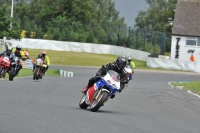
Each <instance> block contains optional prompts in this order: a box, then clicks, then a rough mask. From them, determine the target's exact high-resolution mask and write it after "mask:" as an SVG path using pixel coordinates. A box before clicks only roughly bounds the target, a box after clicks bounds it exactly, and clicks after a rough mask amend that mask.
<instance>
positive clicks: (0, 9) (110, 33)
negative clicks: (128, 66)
mask: <svg viewBox="0 0 200 133" xmlns="http://www.w3.org/2000/svg"><path fill="white" fill-rule="evenodd" d="M146 2H147V4H149V9H148V10H147V11H140V12H139V13H138V16H137V18H136V19H135V20H136V24H135V27H131V28H130V27H127V25H126V24H125V23H124V17H120V16H119V13H120V12H119V11H117V9H116V8H115V2H114V1H112V0H14V18H10V10H11V0H9V1H8V0H0V5H1V6H0V28H1V30H0V38H3V37H4V36H6V37H7V38H15V39H21V38H36V39H51V40H60V41H77V42H89V43H99V44H113V45H119V46H124V45H126V46H128V47H131V48H134V46H136V45H137V46H139V45H138V44H135V43H137V42H138V43H139V42H140V44H142V43H144V40H145V39H146V37H144V35H142V34H139V35H137V34H136V33H137V30H138V29H139V30H140V31H142V29H145V30H148V31H149V30H152V31H158V32H165V33H166V35H167V36H168V38H167V41H169V40H170V39H171V38H170V37H169V36H170V35H171V27H170V25H169V23H168V21H167V19H168V18H170V17H172V18H173V10H174V8H175V3H176V0H146ZM11 24H12V25H11ZM149 33H150V32H149ZM134 37H135V39H133V38H134ZM142 38H144V39H142ZM148 38H149V37H147V42H148V43H151V41H148ZM133 40H134V41H133ZM168 45H169V44H168ZM141 47H143V46H141ZM168 47H170V46H168ZM168 47H167V48H168ZM141 49H142V48H141ZM168 49H169V48H168Z"/></svg>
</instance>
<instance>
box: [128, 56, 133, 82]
mask: <svg viewBox="0 0 200 133" xmlns="http://www.w3.org/2000/svg"><path fill="white" fill-rule="evenodd" d="M127 65H130V66H131V68H132V70H133V72H134V69H135V63H134V62H133V60H132V58H131V57H128V59H127ZM131 79H132V75H131V77H130V80H131Z"/></svg>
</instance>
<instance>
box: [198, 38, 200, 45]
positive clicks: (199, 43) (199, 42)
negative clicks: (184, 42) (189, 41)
mask: <svg viewBox="0 0 200 133" xmlns="http://www.w3.org/2000/svg"><path fill="white" fill-rule="evenodd" d="M197 41H198V44H197V46H200V37H198V40H197Z"/></svg>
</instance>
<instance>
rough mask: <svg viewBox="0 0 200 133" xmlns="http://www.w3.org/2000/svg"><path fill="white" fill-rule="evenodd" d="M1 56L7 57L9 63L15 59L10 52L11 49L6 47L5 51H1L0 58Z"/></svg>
mask: <svg viewBox="0 0 200 133" xmlns="http://www.w3.org/2000/svg"><path fill="white" fill-rule="evenodd" d="M2 55H7V56H9V58H10V61H13V60H14V59H15V54H14V53H13V52H12V47H6V50H4V51H2V52H1V53H0V56H2ZM5 76H6V75H4V76H3V78H4V77H5Z"/></svg>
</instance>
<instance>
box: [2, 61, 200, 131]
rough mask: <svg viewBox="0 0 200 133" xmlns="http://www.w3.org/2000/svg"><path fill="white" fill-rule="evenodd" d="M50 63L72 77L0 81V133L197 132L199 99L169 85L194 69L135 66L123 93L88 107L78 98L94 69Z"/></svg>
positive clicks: (191, 77) (189, 78)
mask: <svg viewBox="0 0 200 133" xmlns="http://www.w3.org/2000/svg"><path fill="white" fill-rule="evenodd" d="M51 67H52V68H57V69H62V70H66V71H72V72H74V77H73V78H69V77H68V78H67V77H61V76H57V77H56V76H44V78H43V79H41V80H39V81H33V80H32V77H26V78H17V79H14V81H8V80H0V133H94V132H95V133H200V99H199V98H198V97H196V96H194V95H191V94H189V93H187V91H186V90H181V89H174V88H172V87H171V86H169V85H168V83H169V82H171V81H196V80H199V78H200V75H199V74H197V73H189V72H188V73H180V72H157V71H143V70H137V69H136V70H135V74H134V75H133V80H131V81H130V83H129V84H128V86H127V87H126V88H125V89H124V90H123V92H122V93H118V94H117V95H116V97H115V98H114V99H109V100H108V101H107V102H106V103H105V104H104V106H103V107H101V108H100V109H99V111H97V112H91V111H90V110H89V108H88V109H85V110H84V109H80V108H79V105H78V103H79V101H80V99H81V96H82V93H81V88H82V87H84V86H85V85H86V84H87V82H88V80H89V78H90V77H92V76H94V75H95V73H96V71H97V70H98V68H92V67H72V66H53V65H52V66H51Z"/></svg>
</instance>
